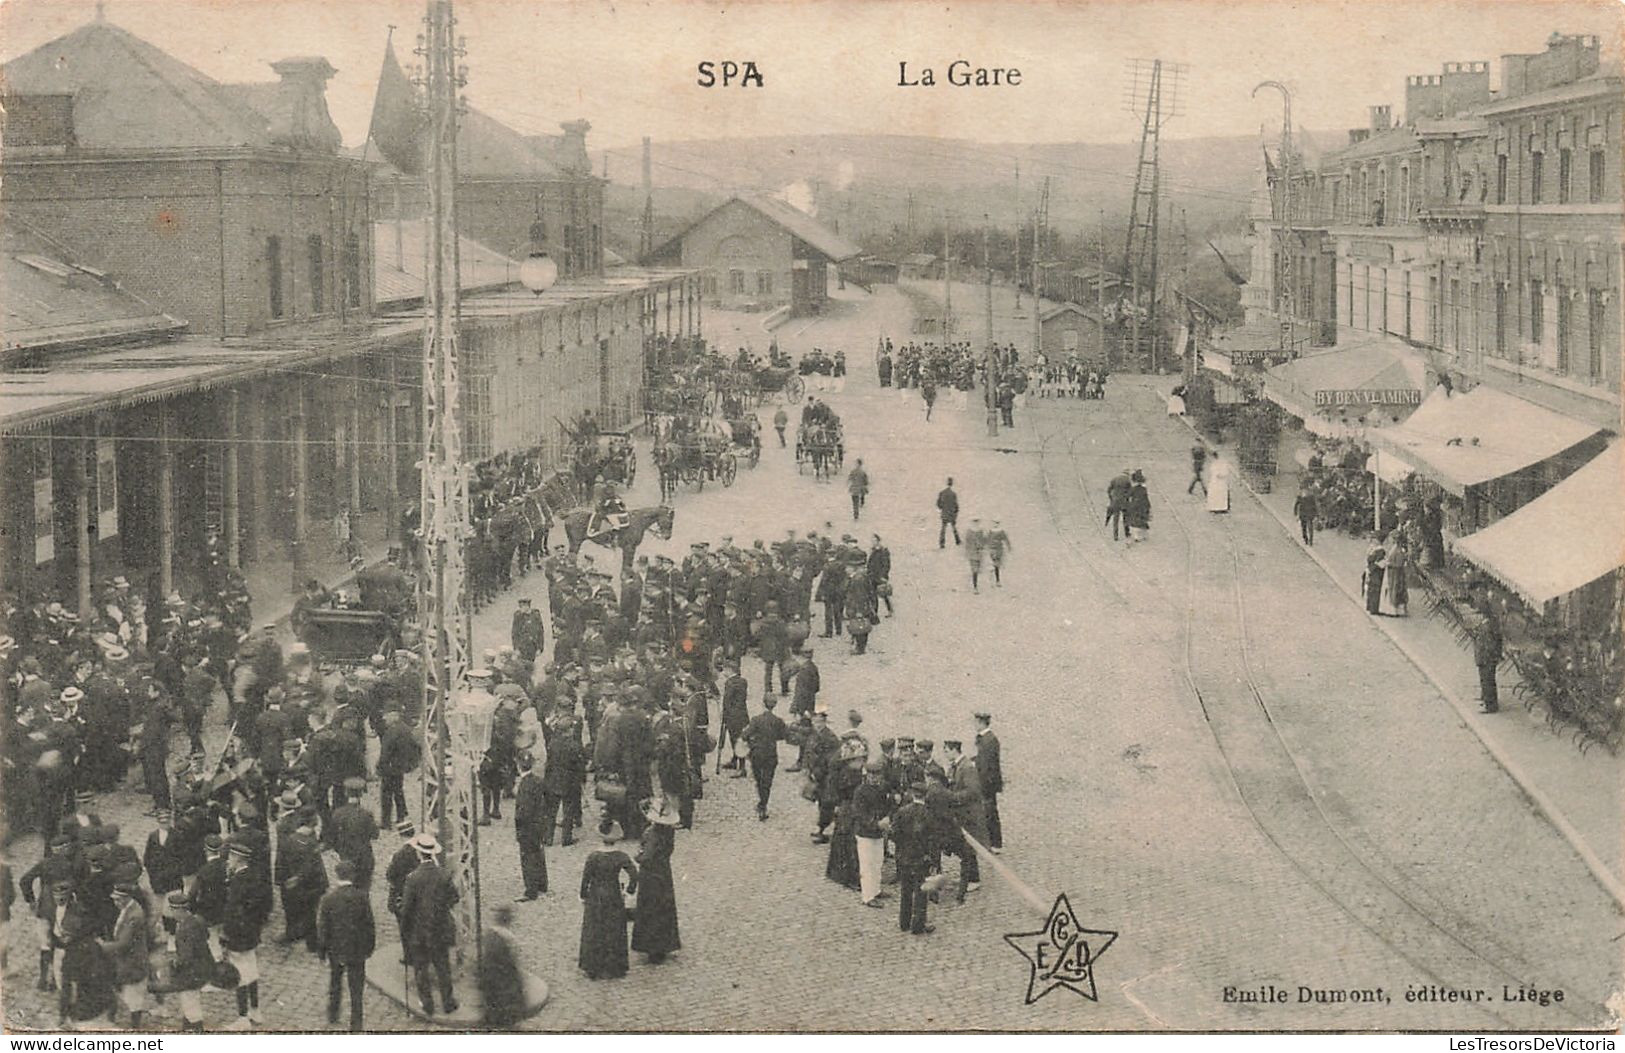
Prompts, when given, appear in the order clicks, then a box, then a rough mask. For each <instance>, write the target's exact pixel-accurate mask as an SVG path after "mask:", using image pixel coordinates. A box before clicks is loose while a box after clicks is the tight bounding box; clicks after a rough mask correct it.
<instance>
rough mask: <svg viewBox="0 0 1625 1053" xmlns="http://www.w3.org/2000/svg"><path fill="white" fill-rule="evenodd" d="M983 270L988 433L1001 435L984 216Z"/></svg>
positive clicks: (990, 255) (990, 259)
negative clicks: (985, 300)
mask: <svg viewBox="0 0 1625 1053" xmlns="http://www.w3.org/2000/svg"><path fill="white" fill-rule="evenodd" d="M982 269H983V270H985V271H986V272H987V351H986V353H985V359H984V360H985V362H986V367H985V368H986V370H987V385H986V387H987V433H988V434H989V435H997V434H999V401H998V398H997V397H996V391H997V383H996V381H995V377H996V375H997V372H998V370H997V369H996V368H995V363H994V356H993V251H992V248H991V243H990V240H989V229H988V217H987V214H986V213H985V212H984V213H983V214H982Z"/></svg>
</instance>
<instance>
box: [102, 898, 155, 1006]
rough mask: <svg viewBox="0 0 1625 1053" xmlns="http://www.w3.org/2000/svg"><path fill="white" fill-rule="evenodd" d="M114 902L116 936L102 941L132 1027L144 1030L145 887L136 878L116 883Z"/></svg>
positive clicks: (145, 976) (145, 1000)
mask: <svg viewBox="0 0 1625 1053" xmlns="http://www.w3.org/2000/svg"><path fill="white" fill-rule="evenodd" d="M113 905H114V906H115V907H117V908H118V918H117V920H115V921H114V922H113V933H112V936H111V937H109V938H107V939H103V940H100V941H99V942H100V943H101V947H102V951H103V952H104V953H106V955H107V957H108V959H109V960H110V962H111V964H112V967H113V982H114V983H115V984H116V985H117V986H118V998H119V1001H120V1002H121V1003H122V1004H123V1005H124V1008H125V1010H126V1011H127V1012H128V1013H129V1014H130V1030H132V1031H140V1030H141V1025H142V1023H143V1018H144V1017H145V1016H146V1012H147V913H146V910H145V909H144V908H143V906H142V902H141V886H140V885H139V884H138V883H136V882H134V881H120V882H118V883H117V884H115V885H114V886H113Z"/></svg>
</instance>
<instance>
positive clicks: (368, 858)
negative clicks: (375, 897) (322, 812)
mask: <svg viewBox="0 0 1625 1053" xmlns="http://www.w3.org/2000/svg"><path fill="white" fill-rule="evenodd" d="M344 791H345V793H346V794H347V795H348V796H349V798H350V800H349V802H348V803H347V804H345V805H343V806H342V807H339V808H335V809H334V810H333V817H332V819H331V820H329V822H330V823H331V824H332V833H333V836H332V845H333V850H334V851H335V852H337V853H338V854H339V858H340V859H348V860H349V861H350V862H352V863H354V864H355V882H356V884H358V885H360V886H361V887H362V888H366V887H367V886H368V885H370V884H372V870H373V858H372V843H373V842H374V841H376V840H377V839H378V824H377V823H375V822H373V818H372V813H371V812H369V811H367V810H366V809H365V808H363V807H361V796H362V794H364V793H366V792H367V780H365V779H363V778H361V777H360V776H359V775H352V776H351V777H350V778H348V779H346V780H344Z"/></svg>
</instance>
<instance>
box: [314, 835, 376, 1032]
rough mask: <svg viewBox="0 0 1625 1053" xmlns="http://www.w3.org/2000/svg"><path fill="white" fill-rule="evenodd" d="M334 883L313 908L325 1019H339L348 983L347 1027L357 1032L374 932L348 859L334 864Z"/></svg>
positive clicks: (368, 905) (364, 897) (369, 909)
mask: <svg viewBox="0 0 1625 1053" xmlns="http://www.w3.org/2000/svg"><path fill="white" fill-rule="evenodd" d="M333 875H334V877H335V878H336V879H337V883H336V884H335V885H334V886H333V888H332V889H331V890H330V891H329V892H328V893H327V895H325V896H323V897H322V902H321V905H320V906H319V907H317V908H316V947H317V951H316V953H317V954H318V955H319V956H320V957H323V958H326V959H327V975H328V980H327V1022H328V1023H329V1024H336V1023H338V1021H339V1000H340V995H341V988H342V985H343V983H344V981H345V980H346V979H347V980H348V981H349V986H350V1031H351V1032H352V1033H359V1032H360V1031H361V1030H362V1026H361V995H362V992H363V991H365V990H366V987H367V959H368V958H370V957H372V952H373V948H374V946H376V943H377V932H376V929H375V928H374V926H373V920H372V902H371V901H370V900H369V899H368V898H367V894H366V893H365V892H363V891H362V890H361V889H359V888H357V887H356V885H355V878H356V870H355V867H354V865H352V864H351V863H350V862H349V861H348V860H343V859H341V860H339V865H338V866H337V867H336V868H334V871H333Z"/></svg>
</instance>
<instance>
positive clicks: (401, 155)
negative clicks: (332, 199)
mask: <svg viewBox="0 0 1625 1053" xmlns="http://www.w3.org/2000/svg"><path fill="white" fill-rule="evenodd" d="M423 125H424V120H423V111H422V109H421V107H420V106H419V105H418V98H417V91H416V89H414V88H413V87H412V82H411V81H410V80H408V79H407V76H406V72H405V71H404V70H402V69H401V64H400V63H399V62H398V61H396V59H395V44H394V42H393V41H392V42H390V43H388V44H385V45H384V68H383V69H382V70H381V71H380V72H379V74H378V94H377V95H375V96H374V97H373V100H372V123H371V125H370V126H369V127H368V129H367V137H368V138H369V139H371V140H372V141H373V142H374V143H375V144H377V146H378V152H379V153H381V154H383V155H384V158H385V159H386V160H388V161H389V163H390V164H392V165H394V166H395V167H396V168H399V169H400V170H401V171H402V172H405V173H406V174H407V175H417V174H418V173H419V172H421V171H423V139H422V135H423Z"/></svg>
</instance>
